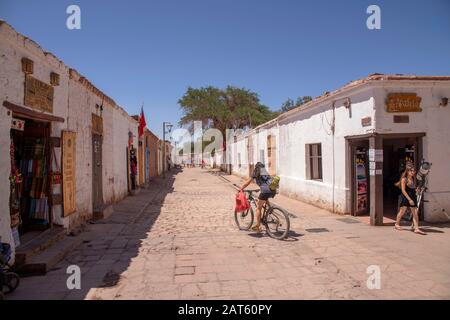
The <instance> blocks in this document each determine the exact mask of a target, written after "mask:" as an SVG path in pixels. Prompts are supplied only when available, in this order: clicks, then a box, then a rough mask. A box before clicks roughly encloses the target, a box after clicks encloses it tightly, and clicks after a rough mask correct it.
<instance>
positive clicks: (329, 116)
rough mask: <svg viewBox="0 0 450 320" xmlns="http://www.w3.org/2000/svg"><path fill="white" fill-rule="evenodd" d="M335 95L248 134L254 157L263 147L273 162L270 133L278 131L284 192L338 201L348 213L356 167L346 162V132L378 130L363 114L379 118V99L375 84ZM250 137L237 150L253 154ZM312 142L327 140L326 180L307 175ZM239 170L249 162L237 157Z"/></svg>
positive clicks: (244, 172)
mask: <svg viewBox="0 0 450 320" xmlns="http://www.w3.org/2000/svg"><path fill="white" fill-rule="evenodd" d="M347 96H351V101H352V105H351V109H350V110H349V109H347V108H346V107H344V105H343V103H344V100H345V98H347ZM333 101H336V102H335V118H336V120H335V121H336V125H335V135H334V138H333V135H332V130H331V124H332V121H333V108H332V105H333ZM333 101H332V100H328V101H324V102H323V103H321V104H318V105H316V106H313V107H311V108H309V109H307V110H304V111H300V112H293V113H291V114H289V115H288V116H286V117H280V118H279V119H278V126H276V125H273V126H272V127H269V126H267V127H266V128H259V130H252V131H251V132H249V133H248V135H249V136H248V139H252V141H253V155H251V157H252V158H253V160H254V163H256V162H257V161H261V160H262V159H261V150H264V162H265V163H266V166H267V165H268V154H267V136H268V134H272V135H274V136H275V137H276V139H275V141H276V168H277V175H279V176H280V177H281V182H280V192H281V193H282V194H285V195H288V196H290V197H293V198H296V199H299V200H302V201H305V202H309V203H313V204H315V205H317V206H320V207H323V208H326V209H329V210H333V203H334V211H335V212H338V213H348V212H349V211H350V196H351V195H350V186H349V176H350V172H349V168H348V167H347V166H346V165H345V164H346V159H347V157H348V155H347V142H346V140H345V137H346V136H350V135H361V134H365V133H368V132H371V131H373V123H372V126H370V127H362V125H361V118H364V117H368V116H369V117H372V119H374V112H375V111H374V99H373V97H372V90H371V89H370V88H366V89H365V90H359V91H353V92H350V93H347V94H346V95H345V96H344V95H337V96H335V97H333ZM256 131H258V133H256ZM247 143H248V142H247V141H246V140H245V139H240V140H239V141H238V142H237V143H236V145H237V147H236V150H237V151H236V152H240V153H241V154H247V151H246V150H247ZM310 143H321V144H322V163H323V166H322V167H323V181H314V180H308V179H307V173H306V171H307V167H306V144H310ZM333 150H334V152H333ZM233 159H237V157H233ZM333 163H335V165H334V167H333V165H332V164H333ZM233 172H234V173H236V174H238V175H241V176H248V167H246V168H244V167H243V166H242V167H241V168H238V164H237V162H236V161H234V160H233ZM333 186H334V193H333Z"/></svg>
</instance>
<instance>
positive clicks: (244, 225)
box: [234, 206, 254, 230]
mask: <svg viewBox="0 0 450 320" xmlns="http://www.w3.org/2000/svg"><path fill="white" fill-rule="evenodd" d="M253 219H254V213H253V208H252V207H251V206H250V208H249V209H248V210H246V211H243V212H235V213H234V220H235V221H236V224H237V226H238V228H239V230H249V229H250V228H251V227H252V224H253Z"/></svg>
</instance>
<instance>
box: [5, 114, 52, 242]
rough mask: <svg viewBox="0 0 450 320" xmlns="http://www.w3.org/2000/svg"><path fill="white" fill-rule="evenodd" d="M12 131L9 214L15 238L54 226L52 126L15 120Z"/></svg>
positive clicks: (32, 121) (25, 120) (41, 122)
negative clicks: (52, 208) (51, 177)
mask: <svg viewBox="0 0 450 320" xmlns="http://www.w3.org/2000/svg"><path fill="white" fill-rule="evenodd" d="M13 122H14V123H17V124H18V125H15V126H13V127H12V129H11V178H10V186H11V193H10V214H11V222H12V229H13V235H14V237H22V236H23V235H25V234H28V235H27V236H30V234H35V233H36V232H40V231H44V230H46V229H48V228H50V226H51V222H52V221H51V217H52V213H51V206H50V197H51V180H50V175H49V173H50V163H51V154H52V153H51V142H50V123H49V122H44V121H35V120H31V119H25V118H24V119H22V118H16V117H15V118H14V119H13Z"/></svg>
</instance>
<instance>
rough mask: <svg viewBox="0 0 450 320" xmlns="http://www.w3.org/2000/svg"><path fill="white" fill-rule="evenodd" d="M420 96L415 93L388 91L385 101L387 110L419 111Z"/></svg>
mask: <svg viewBox="0 0 450 320" xmlns="http://www.w3.org/2000/svg"><path fill="white" fill-rule="evenodd" d="M421 101H422V98H421V97H418V96H417V94H415V93H390V94H389V95H388V98H387V101H386V111H387V112H421V111H422V108H420V102H421Z"/></svg>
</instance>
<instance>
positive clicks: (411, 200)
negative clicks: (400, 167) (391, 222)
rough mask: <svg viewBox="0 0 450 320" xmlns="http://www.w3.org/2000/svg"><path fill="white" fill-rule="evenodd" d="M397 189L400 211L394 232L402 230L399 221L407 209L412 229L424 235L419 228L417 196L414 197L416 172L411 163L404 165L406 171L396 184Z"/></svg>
mask: <svg viewBox="0 0 450 320" xmlns="http://www.w3.org/2000/svg"><path fill="white" fill-rule="evenodd" d="M396 186H397V187H400V189H401V190H402V193H401V195H400V198H401V199H400V209H399V211H398V213H397V221H396V223H395V229H396V230H402V228H401V227H400V221H401V219H402V217H403V215H404V214H405V212H406V209H407V208H410V210H411V213H412V216H413V226H412V229H413V230H414V232H415V233H417V234H422V235H424V234H425V232H423V231H422V230H420V228H419V214H418V207H417V195H416V170H415V169H414V165H413V164H412V163H408V164H407V165H406V169H405V171H404V172H403V174H402V175H401V177H400V181H399V182H397V183H396Z"/></svg>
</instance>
